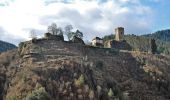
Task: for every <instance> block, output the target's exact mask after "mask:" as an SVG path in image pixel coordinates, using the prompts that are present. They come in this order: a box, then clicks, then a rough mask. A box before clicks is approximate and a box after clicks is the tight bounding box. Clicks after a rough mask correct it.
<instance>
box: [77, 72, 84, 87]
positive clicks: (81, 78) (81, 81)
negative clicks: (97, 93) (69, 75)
mask: <svg viewBox="0 0 170 100" xmlns="http://www.w3.org/2000/svg"><path fill="white" fill-rule="evenodd" d="M83 84H84V76H83V74H81V75H80V77H79V78H78V80H75V85H76V86H82V85H83Z"/></svg>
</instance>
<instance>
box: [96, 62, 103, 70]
mask: <svg viewBox="0 0 170 100" xmlns="http://www.w3.org/2000/svg"><path fill="white" fill-rule="evenodd" d="M96 68H98V69H101V70H102V69H103V62H102V61H97V62H96Z"/></svg>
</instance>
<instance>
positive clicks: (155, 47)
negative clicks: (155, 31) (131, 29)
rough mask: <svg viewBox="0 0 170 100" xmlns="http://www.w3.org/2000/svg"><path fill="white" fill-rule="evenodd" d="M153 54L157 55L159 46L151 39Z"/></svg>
mask: <svg viewBox="0 0 170 100" xmlns="http://www.w3.org/2000/svg"><path fill="white" fill-rule="evenodd" d="M151 52H152V53H153V54H155V53H156V52H157V45H156V43H155V39H151Z"/></svg>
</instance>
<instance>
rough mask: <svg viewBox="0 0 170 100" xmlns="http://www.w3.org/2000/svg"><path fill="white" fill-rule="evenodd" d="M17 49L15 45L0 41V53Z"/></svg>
mask: <svg viewBox="0 0 170 100" xmlns="http://www.w3.org/2000/svg"><path fill="white" fill-rule="evenodd" d="M14 48H16V46H15V45H13V44H11V43H8V42H4V41H1V40H0V53H1V52H5V51H7V50H11V49H14Z"/></svg>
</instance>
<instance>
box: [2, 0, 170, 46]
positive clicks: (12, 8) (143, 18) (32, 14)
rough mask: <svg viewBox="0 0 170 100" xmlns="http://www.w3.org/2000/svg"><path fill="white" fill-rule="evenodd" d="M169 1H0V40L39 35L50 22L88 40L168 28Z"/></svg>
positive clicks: (8, 40)
mask: <svg viewBox="0 0 170 100" xmlns="http://www.w3.org/2000/svg"><path fill="white" fill-rule="evenodd" d="M169 5H170V0H0V40H3V41H7V42H10V43H13V44H16V45H18V43H20V42H22V41H25V40H29V39H30V31H31V30H33V29H34V30H35V33H36V34H37V36H38V37H42V36H43V35H44V33H45V32H47V27H48V26H49V25H50V24H51V23H56V24H57V26H58V27H61V28H63V29H64V27H65V26H66V25H69V24H71V25H72V26H73V27H74V29H79V30H80V31H81V32H83V33H84V37H83V39H84V40H85V41H90V40H91V39H92V38H94V37H95V36H99V37H103V36H105V35H109V34H114V29H115V28H116V27H120V26H121V27H124V28H125V34H136V35H141V34H147V33H153V32H155V31H157V30H163V29H169V28H170V10H169V9H170V6H169Z"/></svg>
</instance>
